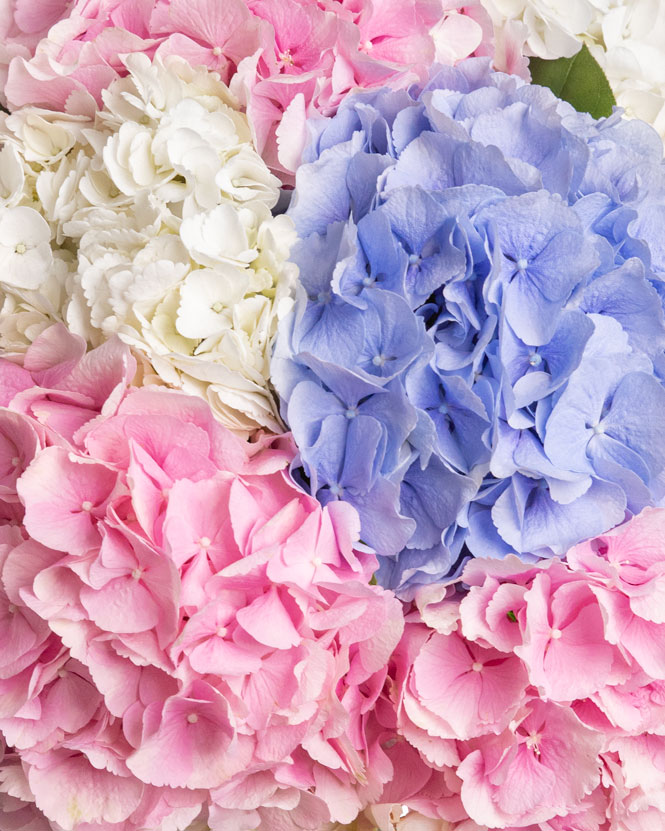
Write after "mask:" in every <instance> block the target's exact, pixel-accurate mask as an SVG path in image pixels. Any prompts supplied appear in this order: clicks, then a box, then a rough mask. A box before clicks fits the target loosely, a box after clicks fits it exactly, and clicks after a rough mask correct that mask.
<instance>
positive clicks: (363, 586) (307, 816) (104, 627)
mask: <svg viewBox="0 0 665 831" xmlns="http://www.w3.org/2000/svg"><path fill="white" fill-rule="evenodd" d="M84 353H85V343H84V342H83V341H82V340H81V339H79V338H77V337H76V336H74V335H71V334H70V333H68V332H67V331H66V329H65V328H64V327H63V326H61V325H55V326H52V327H50V328H48V329H46V330H45V331H44V332H43V333H42V334H41V335H40V336H39V337H38V338H37V339H36V340H35V342H34V343H33V344H32V346H31V347H30V348H29V349H28V351H27V352H26V353H25V355H24V357H23V360H22V361H17V362H10V361H8V360H6V359H2V360H0V404H1V405H2V409H0V473H1V479H0V512H1V515H2V518H3V519H2V524H1V525H0V731H1V732H2V735H3V736H4V739H5V741H6V742H7V743H8V745H10V746H11V747H12V748H13V751H14V754H17V755H12V754H8V755H7V757H6V759H5V760H4V762H2V763H0V805H4V804H5V803H7V804H8V806H9V807H8V810H9V811H12V812H25V813H29V811H30V805H29V803H30V795H32V796H33V797H34V800H35V803H36V806H37V808H38V809H39V810H40V811H41V812H43V814H44V815H45V816H46V817H47V818H48V820H49V821H50V822H52V823H53V827H54V828H58V829H64V831H72V829H76V828H78V827H81V828H86V829H89V828H91V827H97V828H104V829H106V831H109V829H117V831H138V829H142V830H143V829H163V828H166V827H168V828H172V829H182V828H185V827H187V825H188V824H189V823H190V822H191V821H193V820H194V819H195V818H197V817H202V818H203V819H205V820H206V821H207V822H208V823H209V825H210V828H211V829H214V831H240V829H242V830H243V831H249V829H256V828H261V829H266V831H267V829H271V830H272V829H274V828H277V827H280V828H284V829H287V828H288V829H301V828H303V829H318V828H320V827H322V826H323V825H324V824H325V823H326V822H329V821H339V822H349V821H352V820H353V819H354V817H355V816H356V814H357V813H358V811H359V810H360V809H361V808H363V807H364V806H365V805H366V804H367V803H368V802H371V801H374V799H375V798H376V796H377V795H378V793H380V791H381V788H382V785H383V783H384V782H385V781H386V780H388V779H389V778H390V776H391V764H390V761H389V759H388V758H387V757H386V755H385V753H384V752H383V750H382V749H381V747H380V745H379V744H378V739H376V738H375V737H374V736H373V735H371V734H369V733H367V732H366V729H365V726H366V723H367V720H368V712H369V711H370V710H371V709H372V706H373V704H374V701H375V700H376V698H377V696H378V695H379V692H380V691H381V689H382V687H383V684H384V680H385V677H386V671H387V670H386V665H387V662H388V659H389V656H390V654H391V652H392V651H393V649H394V648H395V646H396V645H397V643H398V641H399V639H400V637H401V634H402V630H403V625H404V624H403V617H402V609H401V605H400V603H399V601H398V600H397V599H396V598H395V597H394V596H393V595H392V594H391V593H389V592H386V591H384V590H382V589H380V588H378V587H376V586H370V585H369V580H370V577H371V574H372V571H373V569H374V568H375V567H376V560H375V558H374V556H373V555H372V554H371V553H368V552H367V551H366V550H364V549H363V548H362V546H360V547H359V546H358V545H357V538H358V530H359V524H358V519H357V516H356V514H355V512H354V511H353V509H352V508H350V506H347V505H344V504H339V505H332V506H330V507H328V508H323V509H322V508H321V507H320V505H319V504H318V503H317V502H316V500H314V499H313V498H312V497H310V496H308V495H306V494H305V493H304V492H302V491H300V490H298V489H297V488H296V487H295V486H294V485H293V483H292V482H291V481H290V479H289V477H288V475H287V469H288V465H289V463H290V462H291V460H292V457H293V449H292V445H291V442H290V440H289V438H288V437H269V436H265V435H264V436H257V438H256V440H255V441H254V442H251V443H249V442H243V441H242V440H241V439H239V438H237V437H236V436H234V435H233V434H232V433H231V432H229V431H228V430H226V429H225V428H223V427H221V426H220V425H219V424H218V423H217V422H216V421H215V419H214V417H213V414H212V412H211V410H210V408H209V407H208V406H207V405H206V404H205V402H203V401H201V400H200V399H198V398H196V397H192V396H187V395H183V394H181V393H178V392H175V391H171V390H166V389H160V388H151V387H147V386H146V387H142V388H128V386H127V384H128V382H129V381H130V380H131V379H132V377H133V375H134V372H135V370H136V364H135V361H134V359H133V358H132V357H131V354H130V353H129V350H128V349H127V347H126V346H124V345H123V344H121V343H120V341H118V340H117V339H112V340H110V341H108V342H107V343H105V344H104V345H102V346H100V347H98V348H96V349H93V350H92V351H90V352H88V353H87V354H84ZM18 760H20V763H21V764H20V765H17V761H18ZM12 800H13V801H12ZM22 815H23V814H22V813H17V814H16V816H17V818H18V819H20V818H21V816H22ZM19 827H20V826H19Z"/></svg>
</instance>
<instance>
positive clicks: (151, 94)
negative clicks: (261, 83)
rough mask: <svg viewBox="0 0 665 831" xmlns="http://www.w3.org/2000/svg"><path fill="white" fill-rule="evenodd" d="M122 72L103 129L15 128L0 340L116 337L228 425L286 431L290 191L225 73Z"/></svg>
mask: <svg viewBox="0 0 665 831" xmlns="http://www.w3.org/2000/svg"><path fill="white" fill-rule="evenodd" d="M127 66H128V69H129V75H127V76H126V77H125V78H121V79H118V80H116V81H114V82H113V83H112V84H111V87H110V88H109V89H108V90H106V91H105V92H104V102H105V103H104V107H103V109H102V110H100V112H99V113H98V114H97V116H96V118H95V119H94V120H92V121H91V120H88V119H86V118H85V117H82V116H67V115H63V114H56V113H51V112H48V111H45V110H39V109H35V108H30V107H27V108H24V109H22V110H20V111H18V112H16V113H14V114H12V115H10V116H7V117H5V119H4V124H3V127H2V129H1V131H0V138H1V139H2V140H3V142H4V146H3V148H2V150H1V151H0V181H2V183H3V185H4V188H3V190H4V192H3V193H2V194H1V197H2V198H1V200H0V201H1V204H2V206H0V263H1V264H2V269H1V273H0V292H1V295H0V296H1V300H2V303H3V307H2V316H1V319H0V343H2V345H3V346H4V347H5V348H9V349H14V350H16V349H19V348H21V347H23V348H25V346H26V345H27V344H28V343H30V341H31V340H32V339H33V338H34V337H36V335H37V334H39V332H40V331H42V330H43V328H44V327H45V326H47V325H49V324H50V323H52V322H53V321H54V320H60V321H64V322H66V323H67V324H68V326H69V328H70V329H71V330H72V331H74V332H76V333H77V334H80V335H82V336H83V337H85V338H86V340H88V341H89V342H90V343H92V344H96V343H100V342H101V341H102V340H103V339H104V338H107V337H110V336H112V335H113V334H115V333H119V334H120V336H121V337H122V338H123V339H124V340H125V341H126V342H127V343H129V344H131V345H132V346H133V347H134V348H135V349H136V350H138V351H139V352H142V353H143V354H144V355H145V356H146V360H147V361H148V362H149V363H150V364H151V365H152V367H153V371H154V373H156V374H157V375H158V376H159V377H160V378H161V379H162V381H163V382H165V383H167V384H170V385H172V386H176V387H179V388H181V389H183V390H184V391H186V392H189V393H193V394H198V395H201V396H203V397H205V398H207V399H208V401H209V402H210V404H211V405H212V406H213V408H214V409H215V411H216V412H217V414H218V416H219V418H220V420H221V421H222V422H223V423H225V424H226V425H227V426H229V427H232V428H234V429H236V430H239V431H245V432H251V430H253V429H255V428H256V427H257V426H267V427H270V428H271V429H273V430H276V431H279V430H280V426H281V425H280V422H279V419H278V417H277V413H276V407H275V405H274V403H273V397H272V394H271V392H270V391H269V389H268V373H269V357H270V351H271V347H272V341H273V336H274V334H275V331H276V328H277V320H278V317H279V316H280V315H283V314H284V313H285V312H286V311H287V310H288V309H289V307H290V304H291V292H292V284H293V281H294V280H295V277H296V269H295V266H293V265H292V264H290V263H288V262H287V257H288V254H289V248H290V245H291V242H292V239H293V238H294V237H295V233H294V231H293V228H292V223H291V221H290V220H289V219H288V218H286V217H285V216H273V215H272V213H271V208H272V207H273V206H274V205H275V203H276V202H277V200H278V197H279V185H280V183H279V181H278V180H277V179H276V177H274V176H273V175H272V174H271V173H270V172H269V170H268V168H267V166H266V165H265V163H264V162H263V160H262V159H261V157H260V156H259V155H258V154H257V152H256V150H255V149H254V147H253V145H252V142H251V135H250V130H249V126H248V122H247V118H246V116H245V115H243V114H241V113H240V112H239V111H238V102H237V101H236V100H235V99H234V98H233V96H232V95H231V94H230V92H229V90H228V88H227V87H226V86H225V85H224V84H223V83H221V81H220V80H219V78H218V76H217V75H215V74H214V73H210V72H208V71H207V70H205V69H198V70H195V69H191V68H190V67H189V66H188V65H187V64H186V63H185V62H184V61H183V60H182V59H181V58H175V57H171V58H167V59H165V61H164V62H162V61H161V60H160V59H155V60H154V61H153V62H151V61H150V60H149V59H148V58H147V57H146V56H145V55H143V54H140V55H133V56H130V57H129V58H128V59H127Z"/></svg>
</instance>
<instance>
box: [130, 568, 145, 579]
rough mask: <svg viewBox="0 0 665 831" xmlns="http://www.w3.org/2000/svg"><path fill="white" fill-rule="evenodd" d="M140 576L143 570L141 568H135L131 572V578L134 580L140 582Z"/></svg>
mask: <svg viewBox="0 0 665 831" xmlns="http://www.w3.org/2000/svg"><path fill="white" fill-rule="evenodd" d="M142 576H143V569H142V568H135V569H134V571H132V577H133V578H134V580H140V579H141V577H142Z"/></svg>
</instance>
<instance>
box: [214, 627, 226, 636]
mask: <svg viewBox="0 0 665 831" xmlns="http://www.w3.org/2000/svg"><path fill="white" fill-rule="evenodd" d="M228 631H229V630H228V629H227V628H226V626H220V627H219V629H218V630H217V632H216V633H215V634H216V635H217V637H218V638H225V637H226V633H227V632H228Z"/></svg>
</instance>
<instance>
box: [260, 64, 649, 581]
mask: <svg viewBox="0 0 665 831" xmlns="http://www.w3.org/2000/svg"><path fill="white" fill-rule="evenodd" d="M311 130H312V141H311V143H310V146H309V148H308V151H307V155H306V162H307V163H306V164H304V165H303V166H302V167H301V168H300V169H299V171H298V173H297V178H296V189H295V194H294V198H293V200H292V204H291V207H290V209H289V212H290V215H291V216H292V217H293V219H294V221H295V223H296V226H297V229H298V233H299V238H300V239H299V242H298V244H297V246H296V249H295V252H294V255H293V256H294V259H295V262H296V263H297V264H298V266H299V268H300V274H301V282H300V285H299V288H298V296H297V300H296V304H295V307H294V310H293V313H292V314H291V315H290V317H288V318H287V319H285V320H284V321H283V323H282V324H281V326H280V332H279V336H278V341H277V345H276V349H275V353H274V356H273V363H272V373H273V379H274V383H275V386H276V388H277V390H278V392H279V394H280V396H281V398H282V405H283V415H284V418H285V420H286V422H287V423H288V425H289V426H290V428H291V430H292V431H293V435H294V438H295V440H296V442H297V444H298V448H299V451H300V457H299V465H300V469H299V471H298V473H297V475H298V476H299V477H300V480H301V481H303V482H305V483H306V484H307V485H308V487H309V488H310V489H311V491H312V493H314V494H315V495H316V496H317V497H318V498H319V499H320V500H321V501H322V502H328V501H330V500H337V499H344V500H347V501H348V502H350V503H351V504H353V505H354V506H355V507H356V508H357V510H358V511H359V513H360V517H361V523H362V533H363V539H364V541H365V542H366V543H367V544H368V545H371V546H372V547H373V548H374V549H375V550H376V551H377V553H378V554H379V555H380V562H381V566H380V570H379V573H378V578H379V580H380V582H382V583H383V584H384V585H386V586H390V587H392V588H394V589H395V590H397V591H398V592H399V593H400V594H401V595H402V596H405V597H409V596H410V594H411V593H412V592H413V590H414V589H415V588H416V587H417V586H418V585H419V584H422V583H428V582H433V581H439V580H443V579H446V578H447V577H450V576H451V575H454V574H456V573H457V571H458V570H459V568H460V565H461V564H462V563H463V562H464V560H465V558H467V557H469V556H474V555H483V556H488V555H489V556H495V557H503V556H505V555H506V554H507V553H509V552H516V553H517V554H518V555H519V556H520V557H522V558H523V559H525V560H534V559H536V558H542V557H550V556H553V555H563V554H565V552H566V550H567V549H568V548H569V547H570V546H572V545H574V544H575V543H577V542H579V541H581V540H583V539H586V538H589V537H591V536H594V535H596V534H599V533H602V532H604V531H606V530H608V529H609V528H611V527H613V526H614V525H616V524H617V523H619V522H621V521H622V520H623V519H624V518H625V517H626V516H630V515H631V514H633V513H635V512H637V511H640V510H641V509H642V508H643V507H645V506H647V505H654V504H659V503H661V502H662V500H663V498H664V496H665V438H663V437H664V436H665V387H664V385H663V378H664V377H665V318H664V315H663V300H664V298H665V235H664V234H663V232H662V229H663V227H664V220H665V166H664V164H663V161H662V153H663V151H662V144H661V142H660V139H659V137H658V136H657V135H656V134H655V133H654V131H653V130H651V128H649V127H648V126H647V125H645V124H642V123H640V122H636V121H632V122H627V121H624V120H622V118H621V115H620V114H619V113H615V114H614V115H613V116H612V117H610V118H607V119H601V120H599V121H595V120H594V119H592V118H591V117H590V116H588V115H584V114H579V113H577V112H575V111H574V110H573V109H572V108H571V107H570V106H569V105H568V104H566V103H564V102H562V101H560V100H558V99H557V98H556V97H555V96H554V95H553V94H552V93H551V92H550V91H549V90H547V89H545V88H542V87H537V86H532V85H528V84H525V83H523V82H522V81H521V80H520V79H518V78H515V77H511V76H507V75H504V74H501V73H495V72H492V71H491V70H490V67H489V64H488V62H487V61H486V60H484V59H470V60H468V61H465V62H464V63H462V64H460V65H459V66H458V67H455V68H443V69H441V70H439V71H437V72H436V73H435V74H434V75H433V76H432V78H431V80H430V81H429V83H428V84H427V85H425V86H424V87H421V88H413V89H411V90H410V91H409V92H404V91H401V92H392V91H389V90H381V91H379V92H376V91H373V92H371V93H363V94H359V95H356V96H355V97H352V98H349V99H347V100H346V101H345V103H344V104H343V105H342V107H341V108H340V110H339V112H338V114H337V115H336V116H335V117H334V118H331V119H327V120H325V119H324V120H318V121H316V122H313V123H312V125H311Z"/></svg>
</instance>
